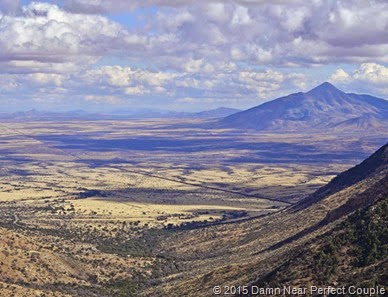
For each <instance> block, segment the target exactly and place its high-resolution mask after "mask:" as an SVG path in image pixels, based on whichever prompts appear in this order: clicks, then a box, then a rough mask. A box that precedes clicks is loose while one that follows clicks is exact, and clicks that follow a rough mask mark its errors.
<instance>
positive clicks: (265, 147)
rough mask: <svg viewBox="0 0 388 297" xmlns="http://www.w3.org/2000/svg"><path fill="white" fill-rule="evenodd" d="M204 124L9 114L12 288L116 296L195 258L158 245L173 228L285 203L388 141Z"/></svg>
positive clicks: (8, 272) (5, 188) (1, 145)
mask: <svg viewBox="0 0 388 297" xmlns="http://www.w3.org/2000/svg"><path fill="white" fill-rule="evenodd" d="M202 124H203V122H201V121H199V120H176V121H172V120H148V121H140V120H138V121H95V122H92V121H79V122H70V121H69V122H11V121H9V122H2V123H0V221H1V223H0V227H1V228H0V233H1V238H2V241H1V243H0V245H1V249H0V262H1V263H0V268H1V269H0V288H1V289H0V292H1V294H2V295H1V296H111V294H112V292H117V291H120V289H121V288H122V287H124V288H125V290H126V291H127V292H129V291H131V290H132V288H128V287H127V286H132V284H138V283H142V282H143V281H144V280H146V279H154V278H157V277H158V273H162V272H161V271H160V270H161V269H162V268H161V267H163V269H162V270H163V273H164V274H167V275H173V274H174V273H175V272H177V271H181V270H182V269H184V267H177V266H176V265H177V264H175V263H170V262H169V260H168V259H163V258H157V257H155V255H154V254H153V248H154V247H153V241H154V239H155V238H158V237H163V236H166V232H165V231H166V230H167V231H168V230H184V229H195V228H197V227H201V226H213V225H218V224H229V223H232V222H236V221H246V220H249V219H252V218H256V217H262V216H264V215H266V214H269V213H275V212H280V211H281V210H283V209H284V208H286V207H288V206H290V205H292V204H293V203H295V202H297V201H299V200H300V199H302V198H304V197H306V195H308V194H310V193H312V192H313V191H315V190H316V189H317V188H319V187H321V186H322V185H324V184H326V183H327V182H328V181H330V180H331V179H332V178H333V177H334V176H335V175H336V174H338V173H339V172H341V171H344V170H345V169H347V168H349V167H351V166H353V165H354V164H355V163H357V162H358V161H359V160H361V159H363V158H364V157H365V156H367V155H369V154H370V153H371V152H372V151H373V150H374V149H376V148H377V147H378V146H379V145H381V144H382V143H384V141H385V139H384V138H383V137H381V136H379V135H375V136H374V135H357V136H354V135H348V136H347V137H343V135H342V136H340V135H338V136H336V135H335V134H334V135H315V136H311V135H310V136H308V137H307V136H306V135H303V134H294V135H288V134H282V135H280V134H258V133H257V132H244V133H241V132H240V131H234V130H208V129H205V128H203V126H202ZM180 249H182V248H180ZM188 250H189V249H188ZM180 265H181V264H180ZM16 267H17V269H16ZM20 267H22V268H20ZM165 270H167V272H166V271H165ZM126 280H130V282H129V283H130V285H128V282H123V281H126ZM135 287H136V286H135ZM53 292H54V293H53ZM56 292H57V293H56ZM34 294H35V295H34ZM39 294H40V295H39Z"/></svg>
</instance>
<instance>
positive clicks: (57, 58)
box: [0, 3, 127, 72]
mask: <svg viewBox="0 0 388 297" xmlns="http://www.w3.org/2000/svg"><path fill="white" fill-rule="evenodd" d="M124 37H127V32H126V31H125V30H124V29H123V28H122V27H121V26H120V25H118V24H116V23H114V22H112V21H109V20H108V19H107V18H105V17H102V16H94V15H80V14H71V13H68V12H65V11H63V10H61V9H60V8H58V7H57V6H55V5H52V4H47V3H31V4H30V5H28V6H25V7H23V8H22V11H21V12H20V14H18V15H4V16H3V17H2V18H0V61H2V62H0V63H1V64H2V65H1V66H2V67H1V68H3V69H5V70H8V71H9V72H11V71H12V69H13V71H15V72H17V71H20V72H23V70H25V71H27V72H28V71H31V72H41V71H42V70H46V71H47V72H66V71H72V70H74V69H80V68H82V67H85V66H88V65H91V64H93V63H95V62H96V61H97V59H98V58H99V57H102V56H104V55H106V54H108V52H109V51H114V50H117V48H118V47H119V46H120V45H119V44H118V40H120V38H124Z"/></svg>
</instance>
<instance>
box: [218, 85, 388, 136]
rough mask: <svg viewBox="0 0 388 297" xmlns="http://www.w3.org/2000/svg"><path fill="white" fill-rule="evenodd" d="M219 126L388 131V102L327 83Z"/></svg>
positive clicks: (244, 113) (226, 119)
mask: <svg viewBox="0 0 388 297" xmlns="http://www.w3.org/2000/svg"><path fill="white" fill-rule="evenodd" d="M217 125H218V126H221V127H228V128H239V129H256V130H265V131H300V130H305V129H309V130H311V129H330V130H335V131H346V130H355V129H356V130H357V129H363V130H365V129H380V128H388V101H387V100H384V99H380V98H376V97H373V96H369V95H358V94H353V93H345V92H343V91H341V90H339V89H337V88H336V87H335V86H333V85H332V84H330V83H328V82H325V83H323V84H321V85H319V86H318V87H316V88H314V89H312V90H311V91H309V92H307V93H302V92H300V93H295V94H291V95H288V96H285V97H281V98H278V99H275V100H273V101H270V102H266V103H263V104H261V105H259V106H256V107H253V108H251V109H248V110H246V111H242V112H239V113H236V114H233V115H230V116H228V117H226V118H224V119H222V120H220V121H219V122H218V123H217Z"/></svg>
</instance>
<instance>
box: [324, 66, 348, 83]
mask: <svg viewBox="0 0 388 297" xmlns="http://www.w3.org/2000/svg"><path fill="white" fill-rule="evenodd" d="M349 80H351V77H350V75H349V74H348V73H347V72H346V71H345V70H343V69H342V68H340V69H337V70H336V71H335V72H334V73H333V74H332V75H331V76H330V78H329V81H331V82H332V83H338V82H340V83H341V82H342V83H343V82H347V81H349Z"/></svg>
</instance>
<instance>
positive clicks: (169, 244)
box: [145, 144, 388, 296]
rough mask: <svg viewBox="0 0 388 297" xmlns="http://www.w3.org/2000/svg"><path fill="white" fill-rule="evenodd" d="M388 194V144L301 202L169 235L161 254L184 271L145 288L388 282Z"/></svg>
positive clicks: (201, 292)
mask: <svg viewBox="0 0 388 297" xmlns="http://www.w3.org/2000/svg"><path fill="white" fill-rule="evenodd" d="M387 200H388V144H386V145H384V146H383V147H382V148H380V149H379V150H378V151H376V152H375V153H374V154H373V155H372V156H370V157H369V158H367V159H366V160H365V161H363V162H362V163H360V164H359V165H357V166H355V167H353V168H351V169H349V170H347V171H345V172H344V173H342V174H340V175H338V176H337V177H336V178H334V179H333V180H332V181H331V182H330V183H328V184H327V185H326V186H324V187H322V188H321V189H319V190H318V191H316V192H315V193H314V194H312V195H311V196H309V197H307V198H306V200H305V201H302V202H300V203H299V204H298V205H296V206H291V207H289V208H287V209H285V210H282V211H279V212H276V213H274V214H271V215H267V216H264V217H261V218H256V219H252V220H249V221H245V222H239V223H234V224H229V225H220V226H212V227H209V228H204V229H199V230H191V231H190V232H186V233H183V232H180V233H179V234H176V235H175V236H168V237H167V238H166V239H165V241H162V243H161V246H162V247H163V253H162V254H161V255H162V256H163V257H166V258H169V259H173V260H174V261H176V263H177V265H178V264H179V263H181V262H182V263H184V265H185V271H184V272H182V273H180V274H179V275H178V276H176V277H175V278H174V277H172V278H171V279H164V282H162V283H161V284H160V285H158V286H156V287H155V289H153V290H150V291H149V292H147V294H145V296H152V294H154V293H155V292H164V293H165V294H164V295H165V296H171V295H173V294H174V292H175V293H176V292H179V293H180V296H212V295H211V294H210V293H209V292H211V290H212V288H213V287H214V286H221V288H225V286H229V287H230V286H233V285H239V286H243V285H247V286H252V285H255V286H258V287H260V288H275V287H280V288H283V285H286V286H287V285H290V286H295V287H297V286H301V287H307V288H308V287H309V286H310V285H315V286H317V285H320V286H329V285H331V286H336V287H342V286H343V285H344V286H348V285H355V286H359V287H370V286H383V285H385V286H386V279H387V273H386V271H387V269H386V264H387V262H386V261H387V256H388V246H387V238H388V233H387V232H388V229H387ZM220 243H222V244H220ZM180 261H181V262H180ZM236 293H238V292H236ZM232 295H234V294H232ZM236 295H238V294H236ZM264 295H265V294H263V296H264ZM267 295H268V296H282V295H281V294H279V295H276V294H267ZM240 296H248V295H244V294H241V295H240ZM290 296H291V295H290ZM303 296H305V295H303ZM308 296H311V295H308ZM313 296H315V295H314V294H313ZM344 296H347V295H344ZM374 296H378V295H374Z"/></svg>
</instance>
